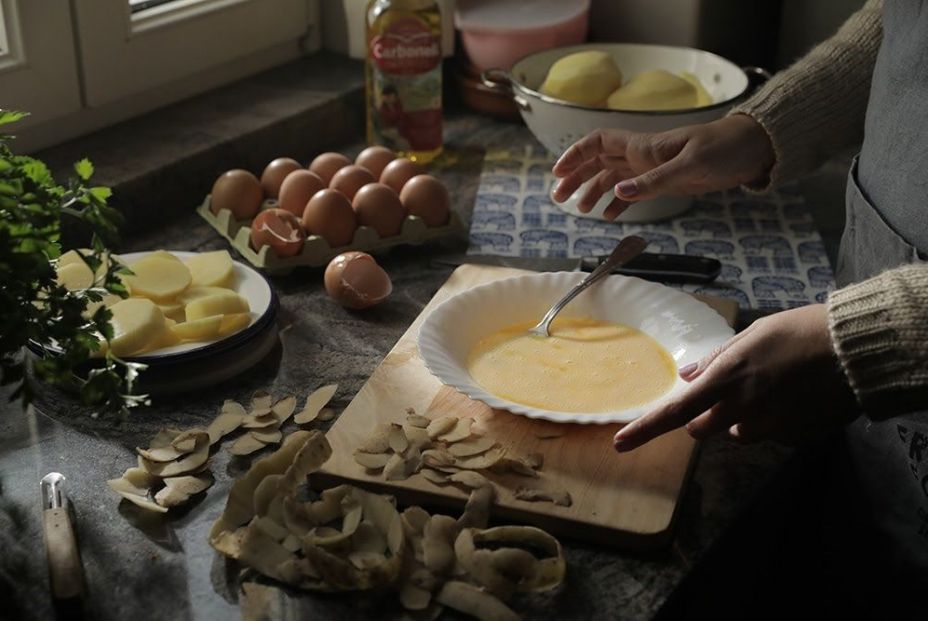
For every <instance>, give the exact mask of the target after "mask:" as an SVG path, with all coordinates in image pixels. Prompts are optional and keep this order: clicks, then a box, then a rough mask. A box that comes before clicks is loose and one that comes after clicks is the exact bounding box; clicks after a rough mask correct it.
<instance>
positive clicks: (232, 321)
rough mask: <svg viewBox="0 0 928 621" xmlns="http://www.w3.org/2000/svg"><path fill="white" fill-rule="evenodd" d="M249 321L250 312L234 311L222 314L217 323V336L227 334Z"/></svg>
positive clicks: (241, 327)
mask: <svg viewBox="0 0 928 621" xmlns="http://www.w3.org/2000/svg"><path fill="white" fill-rule="evenodd" d="M250 323H251V313H234V314H232V315H223V316H222V323H220V324H219V336H229V335H230V334H234V333H235V332H238V331H239V330H242V329H243V328H245V327H247V326H248V324H250Z"/></svg>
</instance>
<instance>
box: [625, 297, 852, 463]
mask: <svg viewBox="0 0 928 621" xmlns="http://www.w3.org/2000/svg"><path fill="white" fill-rule="evenodd" d="M680 376H681V377H682V378H683V379H684V380H686V381H687V382H689V383H690V385H689V386H688V387H687V388H686V389H685V390H684V391H683V392H682V393H681V394H680V395H679V396H677V397H676V398H674V399H672V400H670V401H669V402H668V403H666V404H665V405H663V406H662V407H659V408H658V409H656V410H654V411H652V412H649V413H648V414H646V415H645V416H642V417H641V418H639V419H638V420H636V421H634V422H632V423H629V424H628V425H626V426H625V427H623V428H622V429H621V430H620V431H619V432H618V433H617V434H616V435H615V448H616V450H617V451H620V452H624V451H630V450H632V449H635V448H637V447H639V446H641V445H642V444H644V443H646V442H648V441H649V440H651V439H653V438H655V437H657V436H659V435H661V434H664V433H667V432H668V431H671V430H673V429H676V428H677V427H681V426H683V425H686V428H687V430H688V431H689V433H690V435H692V436H693V437H695V438H704V437H706V436H708V435H710V434H713V433H718V432H728V433H729V434H730V435H731V436H733V437H734V438H737V439H739V440H744V441H746V442H749V441H754V440H762V439H773V440H779V441H784V442H789V443H793V442H797V441H799V440H802V439H804V438H807V437H810V436H814V435H818V434H819V433H821V432H824V431H827V430H829V429H833V428H836V427H838V426H841V425H844V424H847V423H848V422H850V421H852V420H853V419H854V418H856V417H857V415H858V414H859V410H858V408H857V404H856V401H855V399H854V395H853V393H852V392H851V389H850V387H849V386H848V385H847V381H846V379H845V377H844V374H843V372H842V371H841V369H840V368H839V366H838V362H837V358H836V357H835V352H834V348H833V345H832V342H831V336H830V334H829V332H828V323H827V314H826V309H825V306H824V305H823V304H814V305H810V306H804V307H802V308H797V309H794V310H789V311H784V312H782V313H777V314H775V315H771V316H769V317H765V318H763V319H760V320H759V321H756V322H754V323H753V324H752V325H751V326H749V327H748V328H747V329H746V330H745V331H743V332H741V333H740V334H738V335H736V336H735V337H733V338H732V339H731V340H729V341H728V342H727V343H725V344H724V345H723V346H721V347H720V348H718V349H717V350H716V351H714V352H713V353H712V354H710V355H709V356H707V357H705V358H703V359H702V360H700V361H699V362H698V363H696V364H695V365H688V366H687V367H683V368H682V369H680Z"/></svg>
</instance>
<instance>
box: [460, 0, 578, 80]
mask: <svg viewBox="0 0 928 621" xmlns="http://www.w3.org/2000/svg"><path fill="white" fill-rule="evenodd" d="M546 4H547V7H548V8H549V9H551V11H553V13H552V12H545V11H540V12H535V13H534V14H533V15H531V16H526V15H524V14H520V13H521V11H524V10H526V8H528V7H531V6H532V3H529V2H505V1H500V0H459V2H458V10H457V11H456V13H455V26H456V27H457V28H458V30H459V31H460V32H461V44H462V45H463V47H464V51H465V52H466V53H467V57H468V58H469V59H470V61H471V63H473V65H474V66H475V67H476V68H477V69H478V70H480V71H483V70H485V69H495V68H498V69H507V70H508V69H510V68H512V65H513V64H514V63H515V62H516V61H517V60H519V59H520V58H524V57H525V56H528V55H529V54H533V53H535V52H539V51H542V50H547V49H551V48H554V47H562V46H566V45H576V44H579V43H583V42H584V41H586V35H587V30H588V26H589V14H590V0H575V1H573V2H568V1H566V0H560V1H558V2H550V1H549V2H547V3H546ZM507 11H508V13H507Z"/></svg>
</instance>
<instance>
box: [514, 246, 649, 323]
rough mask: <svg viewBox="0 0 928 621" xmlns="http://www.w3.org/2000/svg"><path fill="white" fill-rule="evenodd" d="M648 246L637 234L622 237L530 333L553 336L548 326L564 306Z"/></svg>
mask: <svg viewBox="0 0 928 621" xmlns="http://www.w3.org/2000/svg"><path fill="white" fill-rule="evenodd" d="M647 247H648V242H646V241H645V240H644V239H642V238H641V237H638V236H637V235H629V236H628V237H625V238H623V239H622V241H620V242H619V244H618V245H617V246H616V247H615V249H614V250H613V251H612V253H611V254H610V255H609V257H608V258H607V259H606V260H605V261H603V262H602V263H600V264H599V267H597V268H596V269H595V270H593V271H592V272H590V275H589V276H587V277H586V278H584V279H583V280H581V281H580V282H579V283H578V284H577V286H576V287H574V288H573V289H571V290H570V291H568V292H567V294H566V295H565V296H564V297H562V298H561V299H560V300H558V301H557V303H556V304H555V305H554V306H552V307H551V309H550V310H549V311H548V312H547V313H545V316H544V317H542V318H541V321H539V322H538V324H537V325H536V326H535V327H534V328H532V329H531V330H529V334H536V335H538V336H545V337H547V336H551V333H550V332H549V331H548V328H549V327H550V326H551V322H552V321H554V318H555V317H557V315H558V313H560V312H561V311H562V310H564V307H565V306H567V305H568V304H570V302H571V301H572V300H573V299H574V298H575V297H577V296H578V295H580V294H581V293H583V292H584V291H586V290H587V289H588V288H589V287H590V286H591V285H593V284H595V283H597V282H599V281H600V280H602V279H603V278H605V277H606V276H608V275H609V273H610V272H612V270H613V269H615V268H617V267H618V266H620V265H622V264H623V263H628V262H629V261H631V260H632V259H634V258H635V257H637V256H638V255H639V254H641V253H642V252H644V249H645V248H647Z"/></svg>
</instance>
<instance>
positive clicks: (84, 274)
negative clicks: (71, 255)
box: [57, 259, 94, 291]
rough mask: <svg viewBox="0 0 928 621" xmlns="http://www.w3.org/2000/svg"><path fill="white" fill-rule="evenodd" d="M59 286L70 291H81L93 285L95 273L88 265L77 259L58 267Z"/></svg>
mask: <svg viewBox="0 0 928 621" xmlns="http://www.w3.org/2000/svg"><path fill="white" fill-rule="evenodd" d="M57 280H58V284H59V285H62V286H63V287H64V288H65V289H67V290H68V291H80V290H82V289H87V288H88V287H90V286H91V285H93V280H94V279H93V271H92V270H91V269H90V268H89V267H87V264H86V263H84V262H83V261H81V260H80V259H77V260H76V261H74V262H73V263H68V264H67V265H64V266H59V267H58V278H57Z"/></svg>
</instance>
